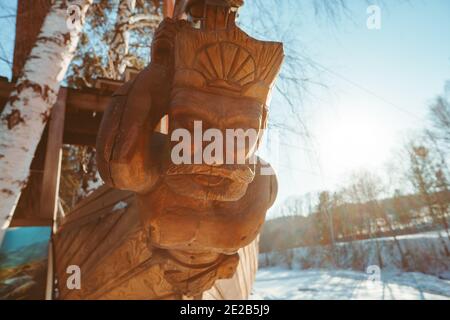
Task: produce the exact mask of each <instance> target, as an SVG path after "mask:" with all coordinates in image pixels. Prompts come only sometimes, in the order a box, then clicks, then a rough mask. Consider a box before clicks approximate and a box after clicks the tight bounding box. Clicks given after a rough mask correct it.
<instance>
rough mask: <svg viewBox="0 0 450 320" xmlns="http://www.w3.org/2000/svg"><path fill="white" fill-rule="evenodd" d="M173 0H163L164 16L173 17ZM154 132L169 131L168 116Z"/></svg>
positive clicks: (165, 132)
mask: <svg viewBox="0 0 450 320" xmlns="http://www.w3.org/2000/svg"><path fill="white" fill-rule="evenodd" d="M174 2H175V0H164V1H163V15H164V18H167V17H169V18H173V11H174V9H175V3H174ZM155 131H156V132H161V133H164V134H168V133H169V117H168V116H167V115H166V116H164V117H163V118H162V119H161V121H160V122H159V123H158V125H157V126H156V129H155Z"/></svg>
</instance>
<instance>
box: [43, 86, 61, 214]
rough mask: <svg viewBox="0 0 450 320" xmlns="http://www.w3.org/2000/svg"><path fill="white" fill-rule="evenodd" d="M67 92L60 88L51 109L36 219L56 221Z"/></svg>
mask: <svg viewBox="0 0 450 320" xmlns="http://www.w3.org/2000/svg"><path fill="white" fill-rule="evenodd" d="M66 99H67V90H66V88H61V89H60V90H59V94H58V100H57V101H56V104H55V105H54V106H53V108H52V113H51V118H50V123H49V130H48V141H47V149H46V153H45V166H44V176H43V179H42V193H41V204H40V210H39V213H38V217H39V218H41V219H51V220H52V221H55V220H56V213H57V210H58V206H57V201H58V193H59V178H60V174H61V159H62V142H63V134H64V117H65V112H66Z"/></svg>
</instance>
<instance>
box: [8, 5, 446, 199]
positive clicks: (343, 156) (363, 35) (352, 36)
mask: <svg viewBox="0 0 450 320" xmlns="http://www.w3.org/2000/svg"><path fill="white" fill-rule="evenodd" d="M279 1H280V2H283V1H287V0H279ZM302 2H303V3H304V4H305V5H304V6H302V11H301V12H299V11H298V10H294V9H292V10H291V9H290V8H289V7H288V8H283V6H281V7H282V9H280V10H281V11H277V12H276V14H278V17H277V19H278V23H279V24H280V26H281V27H280V29H283V27H285V28H284V29H285V31H286V30H287V36H288V38H289V39H294V41H293V42H289V43H287V44H286V45H287V46H293V47H294V48H290V47H288V48H287V50H289V49H295V50H296V51H298V52H301V54H302V55H304V56H306V57H309V58H310V59H312V61H313V63H314V65H315V67H316V70H313V69H310V71H309V74H308V76H309V78H311V79H313V80H314V81H318V82H320V83H322V84H324V85H325V86H326V88H323V87H321V86H309V87H308V90H309V92H310V94H308V95H306V97H305V98H304V99H303V100H302V101H298V104H299V110H300V111H301V114H300V115H301V117H302V119H303V121H304V123H306V125H307V126H308V129H309V131H310V133H311V135H312V140H311V141H305V140H304V139H300V138H298V137H295V136H291V137H290V141H288V144H289V145H296V146H298V147H299V148H298V149H296V148H293V147H292V146H291V147H286V146H285V147H281V148H280V150H279V157H278V160H277V159H271V160H272V161H274V162H278V163H281V165H277V164H275V166H276V167H277V169H278V175H279V183H280V194H279V197H278V201H277V203H281V201H283V200H284V199H285V198H286V197H288V196H289V195H295V194H304V193H307V192H313V191H317V190H320V189H323V188H327V189H331V190H332V189H333V188H335V187H336V186H337V185H338V184H341V183H343V182H344V181H345V180H346V178H347V176H348V174H349V172H351V171H352V170H353V169H356V168H359V167H366V168H369V169H371V170H378V169H379V168H382V167H383V166H384V164H385V162H386V161H389V160H390V159H391V158H392V150H393V149H394V150H395V149H396V148H397V146H398V145H399V144H400V143H401V141H402V139H404V137H405V135H406V134H408V133H410V132H413V131H415V130H419V129H420V128H421V127H422V126H423V125H424V123H425V122H426V115H427V107H428V105H429V103H430V101H431V100H432V99H433V98H434V97H435V96H437V95H438V94H440V93H442V91H443V87H444V84H445V81H446V80H449V79H450V41H449V39H450V36H449V35H450V1H449V0H427V1H425V0H410V1H409V2H399V1H394V0H385V1H384V6H383V7H382V11H381V17H382V25H381V30H369V29H367V27H366V20H367V17H368V15H367V13H366V9H367V6H368V4H367V3H366V2H365V1H362V0H361V1H358V0H353V1H348V5H349V9H350V12H349V15H348V16H341V17H340V18H338V19H337V20H336V21H335V22H330V20H329V19H327V18H326V17H325V16H319V17H317V16H316V15H315V14H314V12H313V10H312V9H311V7H310V6H309V5H308V3H311V1H308V0H304V1H302ZM284 3H287V2H284ZM369 3H370V1H369ZM2 6H7V7H9V8H11V7H14V2H13V1H11V0H0V8H2ZM254 10H258V8H257V7H255V6H252V1H251V0H248V1H247V4H246V6H245V7H244V8H243V9H242V10H241V17H240V19H241V21H242V24H243V25H246V24H247V25H248V24H252V21H251V20H250V17H251V16H252V14H253V13H254V12H255V11H254ZM3 11H4V10H2V12H0V17H1V16H4V15H7V14H9V13H10V12H3ZM274 12H275V11H274ZM280 12H281V14H280ZM252 26H253V25H252ZM254 27H255V28H257V26H254ZM289 35H292V37H289ZM285 36H286V35H285ZM259 37H261V35H259ZM264 38H271V39H272V40H280V39H277V35H273V34H267V37H266V36H264ZM13 40H14V19H0V41H1V44H2V46H3V48H4V49H5V50H6V53H7V55H9V58H11V54H12V47H13ZM0 75H6V76H9V75H10V73H9V68H8V67H7V65H6V64H5V63H3V62H1V61H0ZM285 108H286V106H283V102H281V100H280V99H279V97H277V96H276V95H275V97H274V100H273V103H272V114H273V115H274V116H275V117H276V116H280V115H281V114H282V112H281V111H280V110H285ZM311 149H313V150H311ZM271 154H273V152H271ZM271 157H272V155H269V158H271Z"/></svg>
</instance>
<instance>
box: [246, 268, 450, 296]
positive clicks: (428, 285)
mask: <svg viewBox="0 0 450 320" xmlns="http://www.w3.org/2000/svg"><path fill="white" fill-rule="evenodd" d="M369 279H370V274H367V273H364V272H359V271H350V270H324V269H309V270H289V269H285V268H282V267H272V268H264V269H260V270H259V271H258V273H257V275H256V282H255V284H254V287H253V293H252V295H251V296H250V299H252V300H325V299H326V300H436V299H438V300H441V299H445V300H450V281H447V280H441V279H439V278H437V277H435V276H430V275H426V274H423V273H419V272H391V271H388V272H385V271H383V270H382V271H381V279H380V281H371V280H369Z"/></svg>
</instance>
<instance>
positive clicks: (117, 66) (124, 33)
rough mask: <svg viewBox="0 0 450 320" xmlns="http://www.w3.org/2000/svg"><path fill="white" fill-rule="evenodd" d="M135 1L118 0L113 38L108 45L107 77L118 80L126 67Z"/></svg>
mask: <svg viewBox="0 0 450 320" xmlns="http://www.w3.org/2000/svg"><path fill="white" fill-rule="evenodd" d="M135 6H136V0H120V1H119V8H118V10H117V18H116V24H115V27H114V29H115V30H114V37H113V39H112V41H111V43H110V45H109V52H108V57H109V70H110V74H109V77H110V78H112V79H119V78H120V76H121V75H122V74H123V73H124V72H125V68H126V67H127V61H126V60H127V59H126V56H127V55H128V51H129V37H130V33H129V30H130V18H131V17H132V15H133V11H134V8H135Z"/></svg>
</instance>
